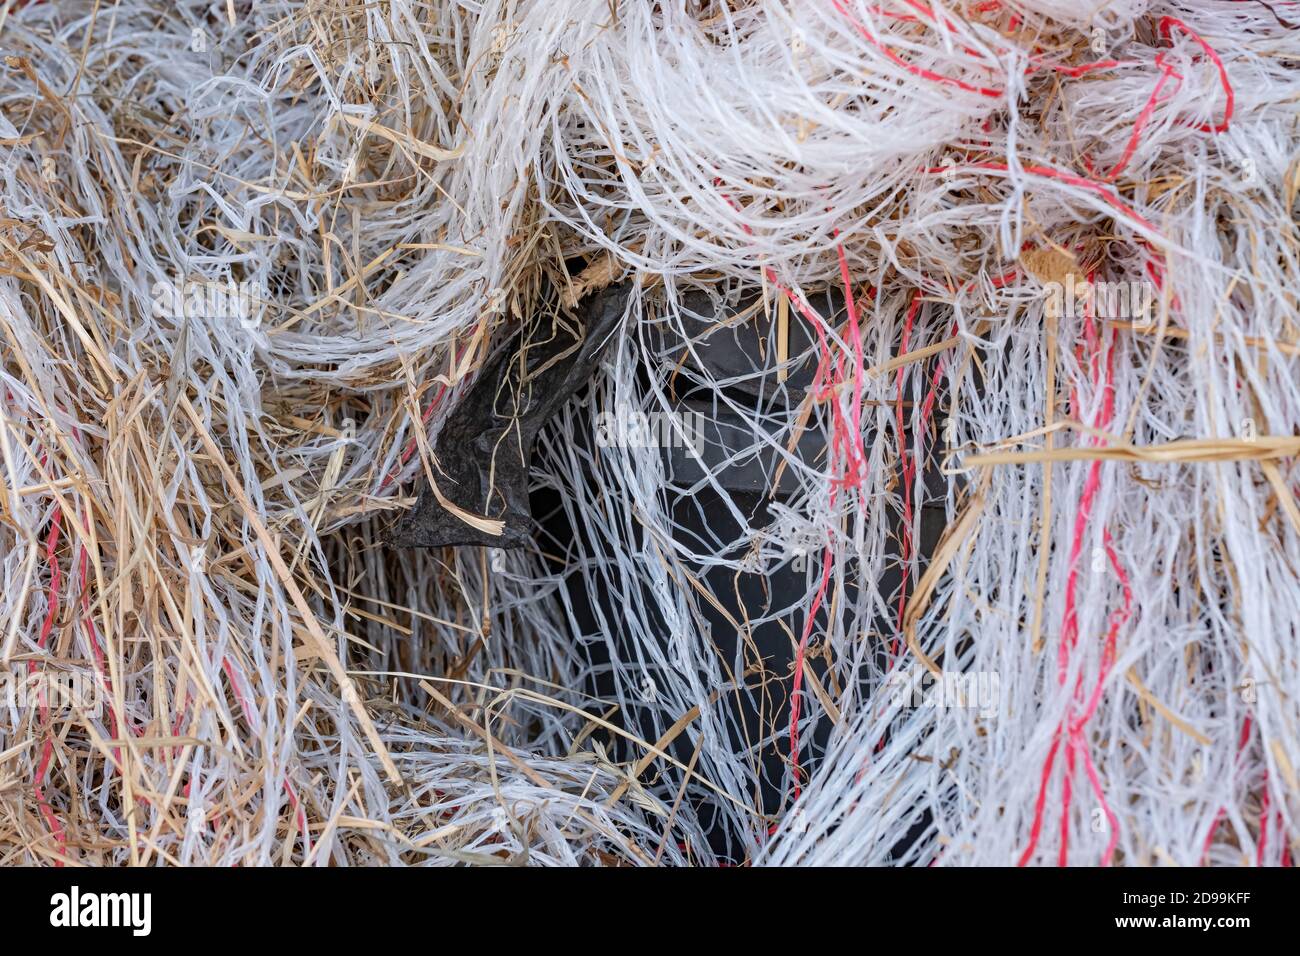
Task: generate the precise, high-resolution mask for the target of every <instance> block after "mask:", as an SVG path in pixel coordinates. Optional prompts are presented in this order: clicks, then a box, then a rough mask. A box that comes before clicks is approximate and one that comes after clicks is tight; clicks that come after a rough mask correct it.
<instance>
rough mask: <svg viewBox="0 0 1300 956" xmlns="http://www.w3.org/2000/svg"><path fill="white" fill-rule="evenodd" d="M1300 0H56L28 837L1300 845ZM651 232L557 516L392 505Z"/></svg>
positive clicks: (21, 510) (0, 527)
mask: <svg viewBox="0 0 1300 956" xmlns="http://www.w3.org/2000/svg"><path fill="white" fill-rule="evenodd" d="M1295 22H1300V5H1297V4H1293V3H1285V2H1278V3H1271V4H1267V5H1266V4H1261V3H1249V2H1242V3H1237V2H1215V0H1209V2H1196V3H1192V2H1186V3H1167V2H1154V0H1153V2H1146V0H1119V2H1113V3H1108V4H1103V3H1093V4H1089V3H1086V2H1085V3H1080V2H1078V0H1070V2H1065V0H1002V2H999V0H989V2H977V0H969V2H945V3H940V2H937V0H877V2H866V0H816V2H813V0H798V2H795V0H787V2H778V0H752V2H744V3H734V2H733V3H720V2H694V0H691V2H686V0H679V2H673V3H659V4H641V3H626V2H624V3H616V4H611V3H609V2H608V0H547V2H537V3H531V2H523V0H486V2H482V3H473V4H471V3H460V2H456V0H435V2H424V3H415V2H407V0H391V2H389V3H385V4H362V3H350V2H336V3H324V2H318V0H308V2H302V3H282V2H274V0H266V2H259V3H254V4H248V3H242V2H235V3H228V4H210V3H198V2H188V0H179V2H166V3H164V2H161V0H122V2H120V3H116V4H112V5H105V4H98V5H97V4H94V3H90V2H77V0H66V2H59V3H49V2H28V3H26V4H21V5H19V4H13V5H11V6H10V7H9V8H8V9H7V12H6V13H0V37H2V38H3V43H2V44H0V45H3V54H4V61H3V66H2V67H0V151H2V152H3V154H4V156H3V162H2V163H0V203H2V206H3V208H0V257H2V258H3V264H0V337H2V342H3V345H2V348H3V358H2V360H0V472H2V473H3V477H4V483H3V494H0V509H2V510H0V611H2V612H3V613H0V652H2V654H3V668H2V669H0V678H3V680H4V681H5V683H4V691H5V693H4V695H3V696H0V862H5V863H13V862H27V863H41V864H50V865H62V864H63V863H65V862H66V863H73V862H75V863H107V864H127V863H133V864H154V863H158V862H164V863H171V864H213V865H235V864H239V865H258V864H263V865H264V864H279V863H292V864H299V865H302V864H306V865H342V864H370V863H386V864H398V863H406V864H417V863H430V864H449V863H453V864H454V863H489V862H490V863H501V862H521V863H532V864H542V865H574V864H604V865H615V864H617V865H623V864H631V865H655V864H668V865H683V864H703V865H714V864H719V863H736V862H743V861H748V862H752V863H759V864H772V865H788V864H822V863H840V864H917V865H928V864H938V865H969V864H993V865H1009V864H1013V863H1020V864H1022V865H1050V864H1089V865H1097V864H1107V865H1112V864H1113V865H1146V864H1179V865H1198V864H1206V865H1242V864H1251V865H1253V864H1258V865H1290V863H1291V862H1292V859H1293V857H1294V855H1295V854H1296V853H1297V852H1298V851H1300V842H1297V841H1300V821H1297V818H1296V815H1297V813H1300V778H1298V777H1297V774H1298V773H1300V770H1298V768H1300V676H1297V675H1300V660H1298V659H1297V658H1298V657H1300V635H1298V634H1297V622H1298V621H1300V580H1297V572H1296V569H1297V568H1298V567H1300V504H1297V493H1298V490H1300V489H1298V487H1297V476H1296V474H1295V473H1294V465H1295V459H1296V456H1297V454H1300V438H1298V437H1297V435H1300V375H1297V367H1296V363H1297V362H1298V361H1300V320H1298V319H1297V314H1298V312H1300V310H1298V309H1297V305H1296V291H1295V290H1296V289H1297V288H1300V243H1298V242H1297V238H1298V237H1297V233H1296V227H1295V222H1296V218H1295V217H1296V208H1297V207H1296V201H1297V195H1298V194H1300V159H1297V156H1298V155H1300V142H1298V140H1297V130H1298V129H1300V30H1298V29H1295V28H1293V27H1292V26H1289V25H1288V24H1290V23H1295ZM614 282H627V283H630V284H632V286H633V292H632V295H631V296H630V299H629V306H628V315H627V318H626V322H625V324H624V326H623V328H622V329H621V331H620V333H619V334H618V335H617V336H616V337H615V338H614V339H613V340H611V341H610V342H609V343H608V345H607V347H606V349H605V352H604V353H603V358H602V364H601V368H600V370H599V372H598V373H597V375H596V376H595V377H594V378H593V379H592V380H591V382H590V383H588V384H587V385H586V387H585V388H583V389H582V390H581V391H580V393H579V395H578V397H577V399H576V400H575V401H574V402H571V403H569V404H568V405H566V406H565V407H564V408H563V409H562V410H561V412H560V413H559V414H558V415H557V416H556V417H555V418H554V419H553V420H552V422H551V423H550V424H549V425H548V426H547V427H546V429H545V430H544V431H543V433H542V435H541V436H540V438H539V439H538V443H537V452H536V459H535V461H534V462H533V463H532V474H533V480H534V483H535V489H534V491H535V494H534V516H535V517H536V518H537V519H538V522H539V529H538V535H537V546H536V548H533V549H529V550H524V551H508V552H502V551H498V550H494V549H484V548H470V547H464V548H447V549H440V550H431V551H419V550H395V549H391V548H388V547H387V546H386V545H385V544H384V540H385V535H386V533H387V530H388V529H389V528H390V527H391V525H392V524H393V522H394V520H395V519H396V518H397V516H398V515H399V514H400V513H402V511H404V510H405V509H406V508H408V507H409V506H410V505H411V504H412V503H413V501H414V500H415V496H416V495H417V494H418V492H419V490H420V488H421V486H422V484H423V483H424V482H425V481H426V480H427V478H428V477H429V476H433V475H436V474H437V473H438V466H437V463H436V462H435V461H433V460H432V457H431V453H430V448H431V447H432V442H433V440H434V439H435V438H436V436H437V434H438V430H439V428H440V426H441V424H442V422H443V421H444V420H445V418H446V415H447V413H448V412H449V410H450V409H451V408H453V407H454V406H455V404H456V402H457V400H458V398H459V396H460V395H461V394H463V392H464V390H465V388H466V387H467V385H468V384H469V383H471V382H472V381H473V380H474V376H475V374H476V372H477V371H478V370H479V369H480V368H481V367H483V366H484V365H485V364H486V363H487V361H488V360H489V359H490V358H491V357H492V356H493V355H495V354H496V351H497V350H498V349H500V348H501V347H502V346H503V344H504V343H506V342H508V341H509V340H510V339H511V338H512V337H513V336H514V334H515V333H516V332H517V331H518V330H519V329H520V328H521V326H522V327H527V326H528V323H530V322H531V321H532V320H533V318H534V316H535V315H537V314H538V313H539V312H543V311H546V310H551V311H554V310H557V309H560V308H561V307H562V306H563V305H564V304H565V303H572V302H574V301H576V300H577V299H579V298H581V296H582V295H583V294H585V293H587V292H590V291H592V290H593V289H597V288H600V287H603V286H606V285H609V284H612V283H614ZM744 328H756V329H757V330H758V339H757V341H758V342H759V353H760V358H759V360H758V361H757V364H756V365H755V368H753V369H750V370H744V369H740V368H738V367H735V366H728V367H723V364H720V362H719V361H718V359H717V358H716V355H717V351H718V350H719V349H725V348H727V347H728V346H727V342H728V341H732V342H735V341H738V340H739V339H740V337H741V336H742V334H743V333H742V331H741V330H743V329H744ZM686 409H692V410H694V414H698V415H700V416H702V419H703V421H704V422H705V424H704V432H705V434H706V435H712V436H714V438H715V439H716V438H717V436H719V435H723V434H724V432H725V436H726V437H725V438H723V439H718V440H716V441H714V442H713V446H712V450H708V449H705V450H701V449H702V447H703V446H692V444H691V441H690V440H689V439H690V437H691V435H690V434H689V431H690V423H691V422H692V421H697V419H692V418H689V417H686V416H685V414H684V410H686ZM611 415H612V416H613V418H614V419H616V420H624V419H626V418H628V417H629V416H630V417H633V418H638V419H639V420H641V421H655V422H667V423H669V424H668V425H667V426H666V427H665V428H664V429H661V430H660V433H659V434H658V436H657V437H655V438H652V439H651V440H628V438H627V434H626V433H620V434H622V438H616V439H615V440H608V439H609V436H608V435H602V431H601V423H602V421H605V420H607V419H608V416H611ZM673 435H677V436H678V437H679V438H682V439H683V441H681V442H680V443H676V442H674V441H673V440H672V436H673ZM644 438H645V436H644V435H642V436H641V439H644ZM706 444H707V443H706ZM665 445H672V446H673V447H671V448H665V447H663V446H665ZM679 446H680V447H679ZM719 446H721V447H722V451H721V452H719V451H718V447H719ZM742 478H743V481H742ZM745 482H748V484H747V485H745V486H744V487H742V485H743V484H744V483H745ZM926 515H937V516H939V519H940V521H939V525H940V526H941V527H942V528H943V529H944V530H943V531H942V534H941V535H938V536H937V537H938V540H937V542H935V541H932V540H929V539H930V538H931V537H935V535H931V534H930V532H929V531H927V528H928V525H927V523H926ZM778 575H780V576H782V577H780V578H779V580H781V581H785V582H794V586H793V590H791V588H789V587H786V586H784V585H782V586H776V584H775V583H771V586H769V587H765V586H764V584H763V582H764V581H767V582H776V581H777V580H778V577H777V576H778ZM773 634H775V635H779V638H778V639H777V641H776V644H775V645H773V644H772V643H771V639H770V637H765V636H761V635H773ZM765 642H766V643H765ZM774 647H775V650H774V649H773V648H774Z"/></svg>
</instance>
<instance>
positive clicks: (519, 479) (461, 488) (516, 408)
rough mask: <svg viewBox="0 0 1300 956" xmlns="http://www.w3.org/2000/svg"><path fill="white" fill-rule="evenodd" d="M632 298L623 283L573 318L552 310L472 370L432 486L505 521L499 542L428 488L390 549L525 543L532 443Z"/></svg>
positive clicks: (442, 440) (441, 445)
mask: <svg viewBox="0 0 1300 956" xmlns="http://www.w3.org/2000/svg"><path fill="white" fill-rule="evenodd" d="M630 291H631V286H630V285H626V284H624V285H616V286H611V287H609V288H607V289H603V290H601V291H599V292H595V293H593V294H591V295H589V296H587V297H586V298H585V299H583V300H582V301H581V302H580V303H579V304H578V307H577V309H576V310H575V314H574V315H572V316H566V315H564V314H560V313H554V312H553V313H552V314H551V315H550V317H549V319H548V318H546V317H542V318H541V319H540V320H539V321H538V322H537V323H536V324H535V325H534V327H533V328H531V329H525V330H524V331H522V332H520V333H519V335H517V336H516V337H515V338H514V340H513V341H512V342H511V344H510V345H509V346H508V347H507V348H505V349H504V350H502V352H501V354H499V355H498V356H497V357H496V359H494V360H493V361H492V363H491V364H490V365H489V366H488V367H487V368H485V369H483V370H482V371H481V372H479V375H478V378H477V379H476V380H475V382H474V384H473V385H472V386H471V387H470V389H469V391H468V392H467V393H466V395H465V396H464V398H462V399H461V401H460V404H459V405H457V406H456V408H455V409H454V410H453V411H452V413H451V415H450V416H449V417H448V419H447V421H446V423H445V424H444V425H443V427H442V430H441V431H440V432H439V433H438V440H437V443H436V445H435V447H434V457H435V458H436V459H437V464H436V468H435V475H434V480H435V481H437V483H438V488H439V490H440V491H441V492H442V494H443V496H444V497H445V498H446V499H447V500H448V501H450V502H452V503H453V504H454V505H456V506H457V507H459V508H462V509H464V510H465V511H467V512H469V513H471V514H474V515H477V516H479V517H483V518H488V519H492V520H499V521H503V522H504V528H503V530H502V532H501V534H500V535H495V534H492V533H490V532H487V531H483V530H480V529H479V528H476V527H474V526H473V525H471V524H469V523H467V522H466V521H465V520H464V519H463V518H461V517H459V516H458V515H456V514H455V513H453V512H452V511H449V510H448V509H447V508H445V507H443V505H442V503H441V502H440V501H439V500H438V497H437V495H435V494H434V493H433V490H432V489H431V488H427V487H426V488H425V489H424V490H423V491H422V492H421V494H420V498H419V500H418V501H417V502H416V504H415V507H414V508H413V509H412V510H411V511H410V512H409V513H408V514H407V515H406V517H405V518H404V519H403V520H402V521H401V522H399V523H398V525H397V527H396V528H395V529H394V531H393V533H392V537H391V539H390V540H391V543H392V544H393V545H396V546H398V547H424V548H437V547H442V546H444V545H458V544H468V545H486V546H488V547H495V548H522V547H525V546H528V545H531V544H532V542H533V527H534V526H533V520H532V513H531V511H530V509H529V505H528V468H529V463H530V461H531V460H532V456H533V441H534V440H535V439H536V437H537V433H538V431H540V430H541V428H542V426H543V425H545V424H546V422H547V421H548V420H549V419H550V417H551V416H552V415H554V414H555V412H556V411H557V410H558V409H559V408H560V407H561V406H562V405H563V404H564V403H565V402H566V401H568V399H569V398H570V396H572V395H573V393H574V392H575V391H577V390H578V388H580V387H581V386H582V385H584V384H585V383H586V382H587V380H588V379H589V378H590V377H591V373H592V371H593V370H594V369H595V367H596V363H597V362H598V361H599V359H600V352H601V349H602V348H604V345H605V343H606V342H607V341H608V340H609V338H610V337H611V333H612V332H613V331H614V330H615V329H616V328H618V326H619V325H620V324H621V323H622V321H623V317H624V314H625V312H626V309H627V299H628V294H629V293H630Z"/></svg>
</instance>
